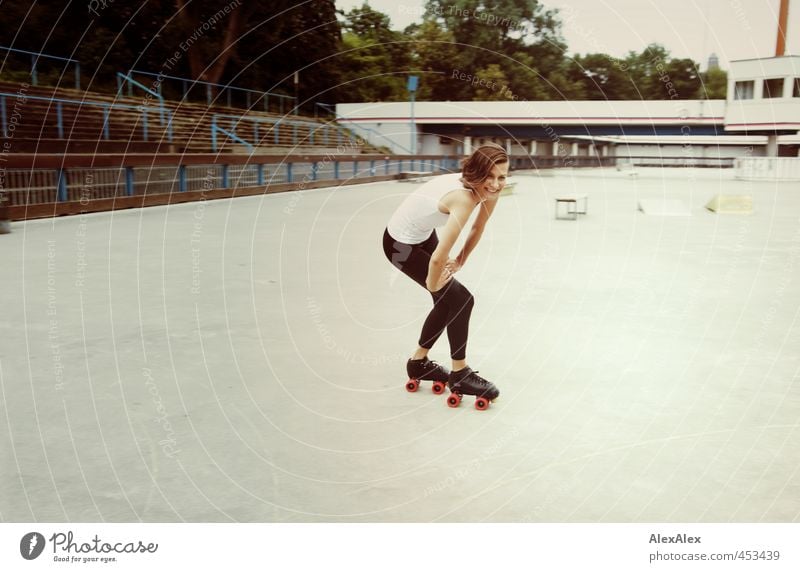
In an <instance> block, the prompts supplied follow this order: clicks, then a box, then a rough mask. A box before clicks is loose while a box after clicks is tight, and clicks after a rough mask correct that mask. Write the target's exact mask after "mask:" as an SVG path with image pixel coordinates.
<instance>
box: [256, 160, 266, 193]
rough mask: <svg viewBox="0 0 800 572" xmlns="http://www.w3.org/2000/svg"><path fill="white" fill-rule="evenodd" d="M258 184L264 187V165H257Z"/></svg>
mask: <svg viewBox="0 0 800 572" xmlns="http://www.w3.org/2000/svg"><path fill="white" fill-rule="evenodd" d="M256 184H257V185H258V186H259V187H261V186H263V185H264V164H263V163H259V164H258V165H256Z"/></svg>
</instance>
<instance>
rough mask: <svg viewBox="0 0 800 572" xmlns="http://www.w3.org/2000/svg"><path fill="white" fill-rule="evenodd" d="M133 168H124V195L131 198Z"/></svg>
mask: <svg viewBox="0 0 800 572" xmlns="http://www.w3.org/2000/svg"><path fill="white" fill-rule="evenodd" d="M133 190H134V189H133V167H125V194H126V195H127V196H129V197H132V196H133Z"/></svg>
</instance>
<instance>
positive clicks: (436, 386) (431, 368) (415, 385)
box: [406, 357, 450, 395]
mask: <svg viewBox="0 0 800 572" xmlns="http://www.w3.org/2000/svg"><path fill="white" fill-rule="evenodd" d="M406 372H407V373H408V382H407V383H406V391H409V392H411V393H413V392H415V391H417V390H418V389H419V382H420V381H432V382H433V387H432V390H433V392H434V393H435V394H436V395H441V394H442V393H444V390H445V389H446V388H447V382H448V380H449V379H450V372H449V371H447V370H446V369H445V368H444V367H442V366H441V365H439V364H438V363H436V362H435V361H431V360H429V359H428V358H427V357H424V358H422V359H410V360H408V362H407V363H406Z"/></svg>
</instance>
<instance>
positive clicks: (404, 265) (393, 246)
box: [383, 230, 475, 360]
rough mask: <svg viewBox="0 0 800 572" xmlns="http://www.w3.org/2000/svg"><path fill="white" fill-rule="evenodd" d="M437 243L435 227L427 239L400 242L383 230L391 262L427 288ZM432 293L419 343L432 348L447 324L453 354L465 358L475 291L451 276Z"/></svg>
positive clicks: (385, 247)
mask: <svg viewBox="0 0 800 572" xmlns="http://www.w3.org/2000/svg"><path fill="white" fill-rule="evenodd" d="M438 244H439V238H438V237H437V236H436V231H433V232H432V233H431V235H430V236H429V237H428V239H427V240H426V241H425V242H422V243H420V244H405V243H403V242H398V241H396V240H395V239H393V238H392V236H391V235H390V234H389V231H388V230H386V231H385V232H384V233H383V252H384V254H386V258H388V259H389V262H391V263H392V264H393V265H394V266H396V267H397V268H399V269H400V270H401V271H402V272H403V274H405V275H406V276H408V277H409V278H411V279H412V280H413V281H414V282H416V283H417V284H419V285H420V286H422V287H423V288H425V289H426V290H427V289H428V288H427V286H426V285H425V280H426V279H427V277H428V265H429V264H430V261H431V255H432V254H433V251H434V250H436V246H437V245H438ZM431 296H432V297H433V309H432V310H431V311H430V313H429V314H428V317H427V318H426V319H425V323H424V324H423V326H422V334H420V337H419V345H420V346H421V347H423V348H426V349H431V348H432V347H433V344H435V343H436V340H438V339H439V336H441V335H442V332H443V331H444V330H445V328H447V338H448V340H449V341H450V357H451V358H452V359H454V360H463V359H466V355H467V336H468V335H469V317H470V315H471V314H472V306H473V305H474V303H475V300H474V298H473V297H472V294H470V292H469V290H467V289H466V288H465V287H464V285H463V284H461V282H459V281H458V280H456V279H455V278H452V279H451V280H450V282H448V283H447V285H446V286H445V287H444V288H442V289H441V290H439V291H437V292H431Z"/></svg>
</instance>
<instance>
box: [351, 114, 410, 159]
mask: <svg viewBox="0 0 800 572" xmlns="http://www.w3.org/2000/svg"><path fill="white" fill-rule="evenodd" d="M339 120H340V118H339V117H337V118H336V121H339ZM350 127H351V125H348V126H347V127H344V126H342V128H344V129H350ZM352 127H356V128H358V129H361V130H363V131H367V132H369V133H374V134H375V135H377V136H378V137H381V138H383V139H386V141H388V142H389V149H391V150H392V153H395V150H394V147H395V145H397V146H398V147H399V148H400V149H402V150H403V151H405V152H406V153H408V154H409V155H415V153H414V152H413V151H411V149H409V148H408V147H406V146H405V145H401V144H400V143H397V142H396V141H392V140H391V139H389V138H388V137H387V136H386V135H384V134H383V133H381V132H379V131H375V130H374V129H371V128H369V127H362V126H361V125H358V124H356V123H353V124H352ZM367 141H369V139H367ZM370 143H372V141H370Z"/></svg>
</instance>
